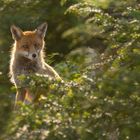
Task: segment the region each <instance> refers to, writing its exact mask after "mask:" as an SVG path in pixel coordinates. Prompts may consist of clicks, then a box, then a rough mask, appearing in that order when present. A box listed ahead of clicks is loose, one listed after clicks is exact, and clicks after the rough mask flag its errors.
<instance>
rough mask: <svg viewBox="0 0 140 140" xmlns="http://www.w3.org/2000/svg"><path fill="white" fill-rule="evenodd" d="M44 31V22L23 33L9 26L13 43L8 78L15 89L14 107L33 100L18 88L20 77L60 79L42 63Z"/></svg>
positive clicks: (24, 90) (45, 28)
mask: <svg viewBox="0 0 140 140" xmlns="http://www.w3.org/2000/svg"><path fill="white" fill-rule="evenodd" d="M46 31H47V23H46V22H45V23H43V24H41V25H40V26H38V27H37V28H36V29H35V30H34V31H25V32H23V31H22V30H21V29H20V28H19V27H16V26H15V25H12V26H11V33H12V37H13V39H14V41H15V43H14V46H13V48H12V51H11V61H10V77H11V82H12V83H14V84H15V86H16V88H17V94H16V99H15V105H17V102H18V101H21V102H24V101H26V98H29V97H30V99H31V101H33V98H34V97H32V96H31V93H30V91H29V89H28V88H25V87H23V88H18V87H22V85H21V81H20V80H19V79H18V77H19V76H20V75H25V76H27V75H29V74H31V73H38V74H41V75H47V76H49V77H51V78H56V79H61V78H60V76H59V75H58V73H57V72H56V71H55V70H54V69H53V68H52V67H51V66H49V65H48V64H46V63H45V61H44V53H43V49H44V45H45V42H44V37H45V34H46Z"/></svg>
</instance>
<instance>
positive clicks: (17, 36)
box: [10, 25, 23, 40]
mask: <svg viewBox="0 0 140 140" xmlns="http://www.w3.org/2000/svg"><path fill="white" fill-rule="evenodd" d="M10 29H11V33H12V37H13V39H14V40H19V39H21V37H22V35H23V31H22V30H21V29H20V28H19V27H16V26H15V25H12V26H11V28H10Z"/></svg>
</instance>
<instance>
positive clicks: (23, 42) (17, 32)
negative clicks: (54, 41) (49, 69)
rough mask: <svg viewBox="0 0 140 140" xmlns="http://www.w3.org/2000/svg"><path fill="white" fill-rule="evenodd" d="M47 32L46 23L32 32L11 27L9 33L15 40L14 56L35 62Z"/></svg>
mask: <svg viewBox="0 0 140 140" xmlns="http://www.w3.org/2000/svg"><path fill="white" fill-rule="evenodd" d="M46 31H47V23H46V22H45V23H43V24H41V25H40V26H38V27H37V28H36V29H35V30H34V31H24V32H23V31H22V30H21V29H20V28H19V27H17V26H15V25H12V26H11V33H12V37H13V39H14V40H15V47H16V54H17V55H19V56H22V57H25V58H27V59H30V60H33V61H34V60H36V59H37V58H38V57H39V55H40V52H41V50H42V49H43V47H44V37H45V34H46Z"/></svg>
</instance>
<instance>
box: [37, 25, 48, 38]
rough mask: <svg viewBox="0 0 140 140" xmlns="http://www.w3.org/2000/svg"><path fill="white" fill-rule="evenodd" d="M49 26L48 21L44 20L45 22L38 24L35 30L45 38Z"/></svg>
mask: <svg viewBox="0 0 140 140" xmlns="http://www.w3.org/2000/svg"><path fill="white" fill-rule="evenodd" d="M47 27H48V24H47V22H44V23H43V24H41V25H40V26H38V27H37V29H36V30H35V31H36V33H37V34H38V35H39V36H40V37H41V38H44V37H45V34H46V31H47Z"/></svg>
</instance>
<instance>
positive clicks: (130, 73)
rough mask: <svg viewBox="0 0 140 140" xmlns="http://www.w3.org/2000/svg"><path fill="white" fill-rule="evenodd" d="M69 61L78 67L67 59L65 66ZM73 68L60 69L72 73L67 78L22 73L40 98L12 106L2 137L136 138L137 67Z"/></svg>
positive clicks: (31, 139)
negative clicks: (131, 68)
mask: <svg viewBox="0 0 140 140" xmlns="http://www.w3.org/2000/svg"><path fill="white" fill-rule="evenodd" d="M62 66H63V67H64V63H63V64H60V67H62ZM69 66H70V67H72V68H73V69H74V68H76V67H77V66H76V65H73V66H72V64H70V65H69V64H65V68H66V67H67V68H69ZM112 66H113V64H112ZM72 68H69V70H70V71H67V73H64V74H65V75H66V76H67V77H69V76H70V77H71V80H66V79H65V80H64V81H65V82H61V81H53V80H48V78H47V77H39V76H31V77H28V78H26V79H27V82H28V83H29V85H30V88H31V90H32V91H36V95H38V101H36V103H34V104H31V105H21V107H20V109H19V110H17V111H14V112H13V115H12V117H11V120H10V123H9V126H8V127H7V133H6V134H5V136H4V139H6V140H27V139H28V140H78V139H79V140H93V139H94V140H96V139H97V140H99V139H107V140H108V139H112V138H113V137H115V138H117V139H120V140H124V139H133V140H138V139H139V138H140V137H139V130H140V123H139V118H140V110H139V107H140V96H139V91H140V87H139V84H138V83H140V81H139V79H140V77H139V76H138V75H140V73H139V71H137V70H136V69H133V70H126V69H125V71H124V68H123V69H119V70H118V68H116V69H115V67H114V70H107V71H106V72H97V73H96V75H95V73H94V74H93V72H94V70H95V69H93V68H92V69H90V68H87V69H85V70H82V71H78V70H77V72H76V73H75V74H74V73H73V69H72ZM61 70H63V69H61ZM101 75H102V76H101ZM134 75H135V76H134ZM34 93H35V92H34Z"/></svg>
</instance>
